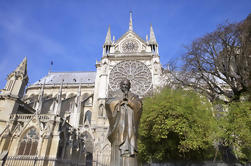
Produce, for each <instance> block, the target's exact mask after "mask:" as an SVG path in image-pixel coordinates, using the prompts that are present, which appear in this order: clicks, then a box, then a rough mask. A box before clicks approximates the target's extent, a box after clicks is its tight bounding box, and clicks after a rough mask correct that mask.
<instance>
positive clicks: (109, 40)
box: [104, 25, 112, 45]
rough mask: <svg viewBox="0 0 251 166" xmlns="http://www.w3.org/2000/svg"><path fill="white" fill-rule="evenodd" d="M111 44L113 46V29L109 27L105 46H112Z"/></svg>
mask: <svg viewBox="0 0 251 166" xmlns="http://www.w3.org/2000/svg"><path fill="white" fill-rule="evenodd" d="M111 44H112V38H111V28H110V25H109V27H108V31H107V34H106V38H105V43H104V45H111Z"/></svg>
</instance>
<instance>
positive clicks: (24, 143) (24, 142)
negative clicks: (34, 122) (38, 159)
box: [18, 127, 39, 155]
mask: <svg viewBox="0 0 251 166" xmlns="http://www.w3.org/2000/svg"><path fill="white" fill-rule="evenodd" d="M38 140H39V137H38V133H37V131H36V129H35V128H34V127H32V128H30V129H29V130H28V131H27V132H26V133H25V134H24V135H23V138H22V139H21V141H20V144H19V149H18V155H36V153H37V145H38Z"/></svg>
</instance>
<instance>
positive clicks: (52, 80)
mask: <svg viewBox="0 0 251 166" xmlns="http://www.w3.org/2000/svg"><path fill="white" fill-rule="evenodd" d="M95 78H96V72H49V73H48V75H47V76H45V77H43V78H42V79H40V80H39V81H37V82H35V83H34V85H39V84H43V83H44V81H45V84H47V85H48V84H61V82H62V80H64V84H67V83H68V84H80V83H81V84H93V83H95Z"/></svg>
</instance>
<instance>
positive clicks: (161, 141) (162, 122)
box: [138, 88, 217, 162]
mask: <svg viewBox="0 0 251 166" xmlns="http://www.w3.org/2000/svg"><path fill="white" fill-rule="evenodd" d="M216 133H217V126H216V121H215V120H214V117H213V115H212V107H211V104H210V103H209V102H208V100H207V99H206V98H204V97H202V96H201V95H198V94H196V93H195V92H193V91H189V90H186V91H184V90H181V89H178V90H171V89H169V88H165V89H163V90H162V91H161V92H160V93H159V94H156V95H154V96H152V97H148V98H145V99H144V101H143V113H142V117H141V123H140V128H139V138H140V139H139V146H138V147H139V154H140V158H141V159H142V160H143V161H151V160H152V161H158V162H159V161H166V160H206V159H212V158H213V156H214V153H215V148H214V147H213V143H214V140H215V139H216V138H215V137H216Z"/></svg>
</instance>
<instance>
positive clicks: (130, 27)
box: [129, 11, 133, 31]
mask: <svg viewBox="0 0 251 166" xmlns="http://www.w3.org/2000/svg"><path fill="white" fill-rule="evenodd" d="M129 31H133V26H132V11H130V22H129Z"/></svg>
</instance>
